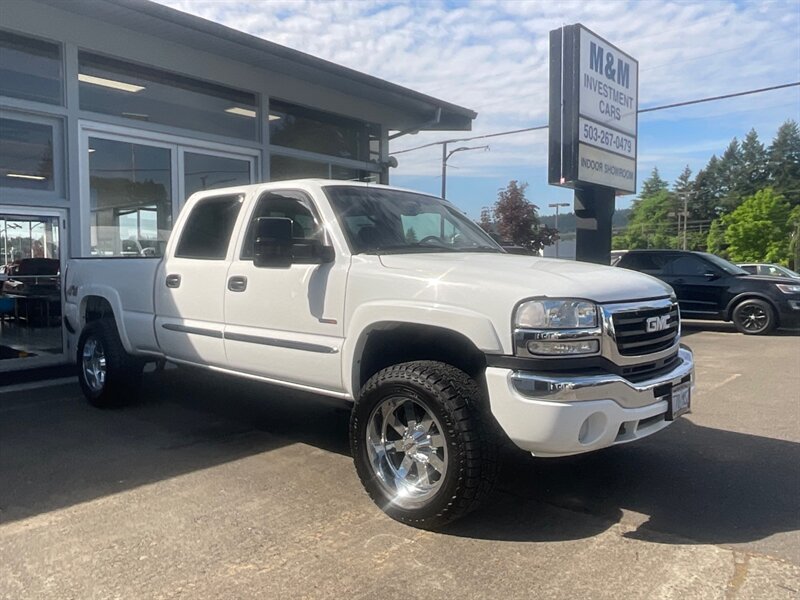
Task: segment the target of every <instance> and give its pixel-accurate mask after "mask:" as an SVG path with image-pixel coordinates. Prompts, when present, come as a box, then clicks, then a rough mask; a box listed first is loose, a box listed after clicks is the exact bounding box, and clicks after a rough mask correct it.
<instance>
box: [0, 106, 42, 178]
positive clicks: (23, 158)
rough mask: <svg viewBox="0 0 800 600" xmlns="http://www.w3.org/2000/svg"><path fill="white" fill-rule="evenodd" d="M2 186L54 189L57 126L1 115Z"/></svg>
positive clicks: (0, 156) (0, 164)
mask: <svg viewBox="0 0 800 600" xmlns="http://www.w3.org/2000/svg"><path fill="white" fill-rule="evenodd" d="M0 187H2V188H6V187H8V188H17V189H25V190H43V191H53V190H54V189H55V181H54V177H53V127H52V125H45V124H42V123H31V122H28V121H18V120H16V119H0Z"/></svg>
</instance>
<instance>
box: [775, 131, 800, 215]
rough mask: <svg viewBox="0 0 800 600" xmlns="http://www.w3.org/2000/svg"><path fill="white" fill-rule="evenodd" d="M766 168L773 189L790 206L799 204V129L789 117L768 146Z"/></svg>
mask: <svg viewBox="0 0 800 600" xmlns="http://www.w3.org/2000/svg"><path fill="white" fill-rule="evenodd" d="M768 155H769V156H768V159H767V170H768V172H769V182H770V184H771V185H772V187H773V188H774V189H775V191H776V192H777V193H779V194H783V195H784V196H785V197H786V198H787V199H788V200H789V203H790V204H791V205H792V206H797V205H798V204H800V129H798V126H797V123H796V122H795V121H792V120H791V119H790V120H788V121H786V122H785V123H784V124H783V125H781V126H780V128H779V129H778V132H777V134H776V135H775V139H773V140H772V144H771V145H770V147H769V151H768Z"/></svg>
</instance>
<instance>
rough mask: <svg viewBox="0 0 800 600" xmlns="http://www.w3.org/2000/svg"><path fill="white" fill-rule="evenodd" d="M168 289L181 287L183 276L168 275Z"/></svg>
mask: <svg viewBox="0 0 800 600" xmlns="http://www.w3.org/2000/svg"><path fill="white" fill-rule="evenodd" d="M167 287H168V288H178V287H181V276H180V275H167Z"/></svg>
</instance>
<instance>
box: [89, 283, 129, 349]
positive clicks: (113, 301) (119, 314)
mask: <svg viewBox="0 0 800 600" xmlns="http://www.w3.org/2000/svg"><path fill="white" fill-rule="evenodd" d="M90 297H98V298H102V299H104V300H105V301H106V302H108V304H109V306H111V312H112V314H113V316H114V322H115V323H116V325H117V331H118V332H119V339H120V341H121V342H122V346H123V347H124V348H125V351H126V352H128V353H131V354H132V353H133V346H132V345H131V342H130V339H129V338H128V332H127V331H126V329H125V322H124V319H123V314H124V313H123V308H122V298H120V296H119V293H118V292H117V290H115V289H114V288H112V287H110V286H107V285H98V284H95V283H91V284H86V285H83V286H81V289H80V296H78V298H77V300H76V304H77V306H78V317H79V319H80V321H79V324H78V335H80V333H82V332H83V329H84V327H86V302H87V301H88V299H89V298H90Z"/></svg>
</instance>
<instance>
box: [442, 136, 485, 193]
mask: <svg viewBox="0 0 800 600" xmlns="http://www.w3.org/2000/svg"><path fill="white" fill-rule="evenodd" d="M467 150H489V146H461V147H460V148H456V149H455V150H450V152H448V151H447V142H444V143H443V144H442V198H447V161H448V160H450V157H451V156H453V154H455V153H456V152H466V151H467Z"/></svg>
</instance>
